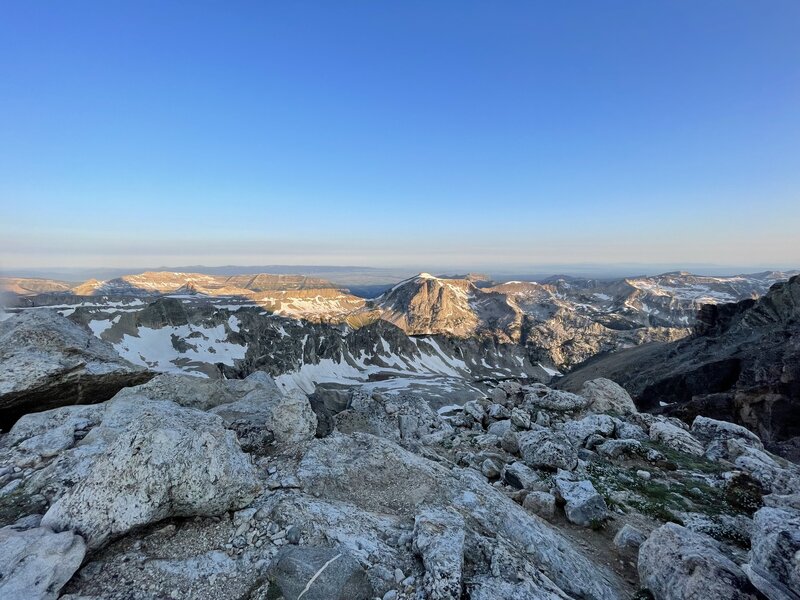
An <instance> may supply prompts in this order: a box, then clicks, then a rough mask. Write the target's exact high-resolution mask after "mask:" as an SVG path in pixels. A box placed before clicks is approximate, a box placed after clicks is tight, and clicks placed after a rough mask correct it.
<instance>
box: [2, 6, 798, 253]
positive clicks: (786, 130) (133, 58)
mask: <svg viewBox="0 0 800 600" xmlns="http://www.w3.org/2000/svg"><path fill="white" fill-rule="evenodd" d="M798 32H800V2H798V1H797V0H770V1H768V2H756V1H752V0H751V1H747V2H741V1H735V0H713V1H704V0H698V1H664V2H658V1H655V0H653V1H647V2H643V1H641V0H630V1H627V2H615V1H610V2H605V1H604V2H597V1H591V2H577V1H576V2H552V1H549V2H533V1H525V2H499V3H498V2H468V1H463V0H459V1H458V2H414V1H407V0H403V1H397V2H383V1H379V2H374V1H367V0H363V1H359V2H348V1H336V2H303V1H292V2H252V3H250V2H143V1H136V2H133V1H132V2H106V1H103V2H80V1H77V2H76V1H70V2H36V1H33V2H11V1H7V2H3V6H2V18H0V208H1V209H2V214H1V215H0V217H2V218H1V219H0V262H1V263H2V264H3V265H4V266H5V267H7V268H10V267H30V266H75V265H81V266H92V265H97V266H154V265H164V264H197V263H204V264H209V265H214V264H230V263H234V264H271V263H283V264H291V263H297V264H303V263H305V264H309V263H310V264H364V265H384V266H397V265H403V266H411V265H413V266H420V267H427V266H430V267H431V268H435V267H445V266H459V267H461V266H464V267H474V268H487V267H489V266H498V265H502V266H524V265H534V264H540V263H572V262H605V263H613V262H640V263H647V262H658V263H674V264H676V265H680V264H684V263H685V264H689V263H719V264H738V265H792V264H794V265H797V264H800V236H798V231H800V34H799V33H798ZM0 266H2V265H0Z"/></svg>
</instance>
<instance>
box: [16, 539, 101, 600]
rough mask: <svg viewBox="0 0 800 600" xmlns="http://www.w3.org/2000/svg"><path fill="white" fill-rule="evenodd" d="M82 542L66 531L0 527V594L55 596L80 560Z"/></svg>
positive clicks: (31, 598)
mask: <svg viewBox="0 0 800 600" xmlns="http://www.w3.org/2000/svg"><path fill="white" fill-rule="evenodd" d="M84 554H86V544H84V543H83V540H82V539H81V537H80V536H78V535H75V534H73V533H71V532H69V531H65V532H63V533H54V532H53V531H52V530H51V529H48V528H46V527H34V528H32V529H23V530H18V529H17V528H15V527H13V526H11V527H3V528H2V529H0V598H8V599H9V600H11V599H13V598H20V599H22V598H24V599H26V600H45V599H47V600H50V599H52V600H55V598H58V596H59V591H60V590H61V588H62V587H64V585H65V584H66V583H67V582H68V581H69V580H70V578H71V577H72V575H73V574H74V573H75V571H77V570H78V567H80V566H81V562H83V557H84Z"/></svg>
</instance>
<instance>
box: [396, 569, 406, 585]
mask: <svg viewBox="0 0 800 600" xmlns="http://www.w3.org/2000/svg"><path fill="white" fill-rule="evenodd" d="M405 578H406V574H405V573H403V570H402V569H395V570H394V580H395V581H396V582H397V583H400V582H401V581H403V579H405Z"/></svg>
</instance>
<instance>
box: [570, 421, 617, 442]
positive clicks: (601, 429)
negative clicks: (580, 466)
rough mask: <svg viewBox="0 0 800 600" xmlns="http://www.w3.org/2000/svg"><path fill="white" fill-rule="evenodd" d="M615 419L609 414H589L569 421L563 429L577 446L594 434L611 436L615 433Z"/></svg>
mask: <svg viewBox="0 0 800 600" xmlns="http://www.w3.org/2000/svg"><path fill="white" fill-rule="evenodd" d="M614 427H615V423H614V419H612V418H611V417H609V416H608V415H588V416H586V417H584V418H583V419H580V420H578V421H567V422H566V423H564V428H563V429H562V431H563V432H564V435H566V436H567V437H568V438H569V441H570V442H572V445H573V446H575V447H576V448H580V447H582V446H584V444H585V442H586V440H587V439H588V438H589V436H592V435H602V436H603V437H609V436H610V435H611V434H612V433H614Z"/></svg>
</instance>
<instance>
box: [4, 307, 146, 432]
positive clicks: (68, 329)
mask: <svg viewBox="0 0 800 600" xmlns="http://www.w3.org/2000/svg"><path fill="white" fill-rule="evenodd" d="M0 365H2V368H0V428H2V429H6V430H7V429H9V428H10V427H11V425H13V424H14V422H15V421H16V420H17V419H18V418H19V417H21V416H22V415H24V414H25V413H29V412H35V411H42V410H48V409H51V408H55V407H58V406H64V405H69V404H91V403H94V402H103V401H105V400H108V399H109V398H111V397H112V396H113V395H114V394H116V393H117V392H118V391H119V390H120V389H121V388H123V387H125V386H130V385H137V384H140V383H144V382H145V381H147V380H148V379H150V378H151V377H152V376H153V373H151V372H149V371H146V370H145V369H143V368H141V367H138V366H136V365H133V364H132V363H129V362H128V361H126V360H124V359H122V358H121V357H120V355H119V354H117V352H116V351H115V350H114V348H113V347H112V346H111V345H110V344H108V343H106V342H103V341H101V340H100V339H98V338H96V337H95V336H94V335H92V333H91V331H89V330H88V329H85V328H83V327H81V326H80V325H77V324H76V323H73V322H72V321H70V320H69V319H67V318H65V317H62V316H61V315H59V314H58V313H57V312H55V311H53V310H48V309H35V310H25V311H23V312H21V313H19V314H17V315H15V316H13V317H11V318H10V319H7V320H5V321H2V322H0Z"/></svg>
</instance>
